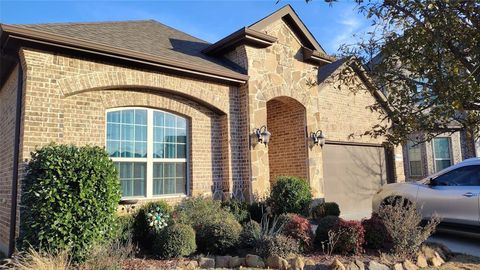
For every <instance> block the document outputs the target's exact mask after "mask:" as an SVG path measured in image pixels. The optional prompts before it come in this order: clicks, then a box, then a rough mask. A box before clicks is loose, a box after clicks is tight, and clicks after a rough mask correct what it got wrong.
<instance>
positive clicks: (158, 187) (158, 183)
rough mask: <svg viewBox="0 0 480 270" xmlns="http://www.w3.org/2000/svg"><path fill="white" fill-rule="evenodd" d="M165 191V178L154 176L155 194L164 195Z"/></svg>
mask: <svg viewBox="0 0 480 270" xmlns="http://www.w3.org/2000/svg"><path fill="white" fill-rule="evenodd" d="M162 194H164V192H163V179H162V178H154V179H153V195H162Z"/></svg>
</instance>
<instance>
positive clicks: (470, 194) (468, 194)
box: [463, 192, 477, 197]
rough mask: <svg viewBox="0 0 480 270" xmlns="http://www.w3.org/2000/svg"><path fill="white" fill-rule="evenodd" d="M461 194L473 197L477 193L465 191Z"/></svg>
mask: <svg viewBox="0 0 480 270" xmlns="http://www.w3.org/2000/svg"><path fill="white" fill-rule="evenodd" d="M463 196H465V197H473V196H477V194H475V193H472V192H467V193H465V194H463Z"/></svg>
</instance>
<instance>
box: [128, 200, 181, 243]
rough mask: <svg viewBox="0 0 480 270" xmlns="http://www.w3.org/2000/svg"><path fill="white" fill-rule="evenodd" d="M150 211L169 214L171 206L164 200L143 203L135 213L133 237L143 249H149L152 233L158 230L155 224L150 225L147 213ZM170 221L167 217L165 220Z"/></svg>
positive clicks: (152, 237)
mask: <svg viewBox="0 0 480 270" xmlns="http://www.w3.org/2000/svg"><path fill="white" fill-rule="evenodd" d="M152 212H159V213H163V214H165V215H166V216H170V215H171V212H172V208H171V206H170V205H168V204H167V203H166V202H165V201H154V202H148V203H146V204H144V205H143V206H141V207H140V208H139V209H138V210H137V212H136V213H135V221H134V232H133V239H134V241H135V242H136V243H137V244H138V245H139V246H140V247H141V248H142V249H143V250H145V251H148V250H151V248H152V244H153V239H154V235H155V234H156V233H157V232H158V230H157V229H156V227H155V226H153V225H152V226H150V225H151V224H150V217H149V213H152ZM170 221H171V219H169V218H167V222H170Z"/></svg>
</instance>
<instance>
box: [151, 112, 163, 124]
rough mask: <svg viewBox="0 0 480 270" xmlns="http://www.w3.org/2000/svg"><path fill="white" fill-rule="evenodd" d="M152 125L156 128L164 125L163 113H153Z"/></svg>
mask: <svg viewBox="0 0 480 270" xmlns="http://www.w3.org/2000/svg"><path fill="white" fill-rule="evenodd" d="M153 125H154V126H157V127H163V126H164V125H165V124H164V113H163V112H153Z"/></svg>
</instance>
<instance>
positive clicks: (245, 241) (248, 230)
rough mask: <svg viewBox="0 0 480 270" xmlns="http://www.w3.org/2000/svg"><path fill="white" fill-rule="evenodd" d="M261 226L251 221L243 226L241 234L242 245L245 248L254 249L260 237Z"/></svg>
mask: <svg viewBox="0 0 480 270" xmlns="http://www.w3.org/2000/svg"><path fill="white" fill-rule="evenodd" d="M260 233H261V227H260V224H259V223H258V222H256V221H254V220H251V221H249V222H247V223H245V224H244V225H243V229H242V232H241V233H240V245H241V246H242V247H245V248H252V247H254V246H255V242H256V240H257V239H258V238H259V237H260Z"/></svg>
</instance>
